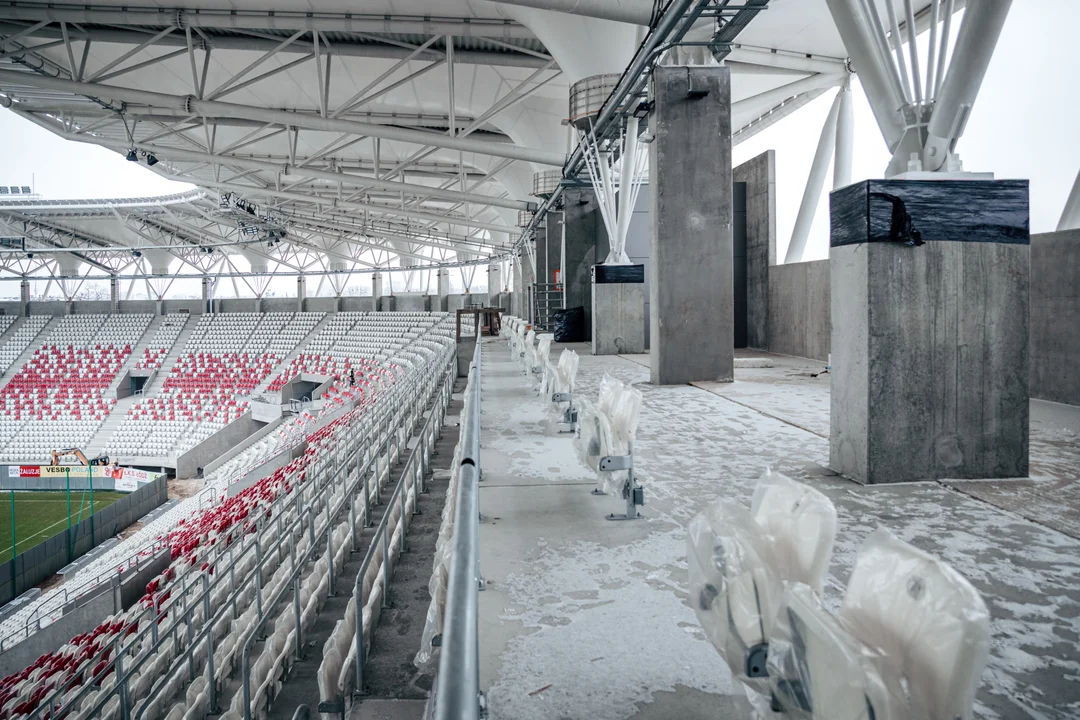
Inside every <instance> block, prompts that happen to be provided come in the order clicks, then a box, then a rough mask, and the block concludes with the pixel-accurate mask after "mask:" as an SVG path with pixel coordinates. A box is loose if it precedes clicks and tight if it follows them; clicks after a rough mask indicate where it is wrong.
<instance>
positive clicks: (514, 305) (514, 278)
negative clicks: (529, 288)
mask: <svg viewBox="0 0 1080 720" xmlns="http://www.w3.org/2000/svg"><path fill="white" fill-rule="evenodd" d="M522 261H523V258H521V257H520V256H518V257H515V258H513V260H512V262H511V263H510V272H511V279H510V314H511V315H513V316H514V317H518V318H519V317H521V316H522V312H521V309H522V307H523V303H522V300H521V298H522V295H523V285H522V284H521V263H522Z"/></svg>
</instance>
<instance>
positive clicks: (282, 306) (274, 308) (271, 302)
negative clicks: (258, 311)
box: [262, 297, 296, 312]
mask: <svg viewBox="0 0 1080 720" xmlns="http://www.w3.org/2000/svg"><path fill="white" fill-rule="evenodd" d="M262 311H263V312H296V298H294V297H283V298H282V297H279V298H263V301H262Z"/></svg>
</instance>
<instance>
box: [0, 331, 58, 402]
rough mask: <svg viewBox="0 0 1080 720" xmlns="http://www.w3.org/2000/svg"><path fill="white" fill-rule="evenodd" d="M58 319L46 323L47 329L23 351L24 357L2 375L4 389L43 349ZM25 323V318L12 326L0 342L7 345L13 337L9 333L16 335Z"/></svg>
mask: <svg viewBox="0 0 1080 720" xmlns="http://www.w3.org/2000/svg"><path fill="white" fill-rule="evenodd" d="M58 317H59V316H54V317H53V319H52V320H50V321H49V322H48V323H46V325H45V327H43V328H42V329H41V332H39V333H38V334H37V336H36V337H35V338H34V339H33V340H31V341H30V344H29V345H27V346H26V349H25V350H23V353H22V355H20V356H19V357H17V358H15V362H13V363H11V367H9V368H8V369H7V372H5V373H4V374H3V375H0V387H3V386H5V385H7V384H8V383H9V382H11V378H13V377H15V376H16V375H17V374H18V372H19V371H20V370H22V367H23V365H25V364H26V363H27V362H29V360H30V358H32V357H33V356H34V351H35V350H37V349H38V348H40V347H41V343H42V342H44V339H45V338H47V337H49V334H50V333H52V331H53V330H54V329H55V328H56V322H57V318H58ZM24 322H26V319H25V318H22V319H20V320H19V321H18V322H16V323H15V324H14V325H12V326H11V328H10V329H9V330H8V332H7V333H4V335H3V336H2V337H0V340H2V341H3V342H5V343H6V342H7V338H9V337H11V335H9V333H11V334H14V332H15V331H16V330H17V329H18V328H19V327H21V326H22V324H23V323H24ZM0 346H2V343H0Z"/></svg>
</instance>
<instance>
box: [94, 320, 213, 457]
mask: <svg viewBox="0 0 1080 720" xmlns="http://www.w3.org/2000/svg"><path fill="white" fill-rule="evenodd" d="M162 322H164V316H163V315H162V316H159V317H157V318H155V319H154V320H153V322H151V323H150V327H148V328H147V329H146V332H145V333H143V338H142V341H140V342H139V344H138V345H137V346H136V347H135V348H134V349H133V350H132V352H131V356H129V357H128V364H125V366H124V369H122V370H121V371H120V373H119V377H118V378H117V380H115V381H114V384H113V385H110V386H109V389H110V392H113V391H115V389H116V384H118V383H119V382H120V378H121V377H123V375H124V373H126V372H127V371H128V369H129V368H130V367H134V363H135V362H136V360H137V359H138V357H142V351H143V348H145V347H147V346H148V345H149V344H150V342H151V341H152V340H153V338H154V333H155V332H156V331H157V328H158V326H159V325H161V323H162ZM197 322H198V319H197V318H195V317H191V318H188V321H187V323H186V324H185V325H184V329H183V330H181V331H180V334H179V335H178V336H177V337H176V342H174V343H173V346H172V348H170V349H169V354H168V355H166V356H165V360H164V361H163V362H162V363H161V367H160V368H158V372H157V376H156V377H155V378H154V383H153V385H151V386H150V387H149V388H148V389H147V390H146V392H145V393H144V394H143V395H132V396H131V397H126V398H123V399H121V400H117V401H116V404H115V405H113V408H112V411H110V412H109V417H107V418H105V422H103V423H102V424H101V427H99V428H98V431H97V433H95V434H94V437H93V439H92V440H90V442H89V443H88V445H87V447H85V448H83V450H84V451H86V452H94V453H97V454H100V453H102V452H104V450H105V445H106V444H107V443H108V442H109V438H111V437H112V435H113V433H114V432H116V430H117V428H119V427H120V425H121V424H122V423H123V422H124V418H125V417H127V411H128V410H130V409H131V406H132V405H134V404H135V403H137V402H139V400H142V399H143V397H153V396H154V395H156V394H157V391H158V389H159V388H160V387H161V384H162V383H163V382H165V378H166V377H168V375H169V371H171V370H172V368H173V365H175V364H176V359H177V358H178V357H180V353H181V352H182V351H183V349H184V347H185V346H186V345H187V341H188V338H189V337H191V332H192V330H194V329H195V324H196V323H197ZM135 356H137V357H136V360H132V357H135Z"/></svg>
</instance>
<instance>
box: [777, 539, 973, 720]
mask: <svg viewBox="0 0 1080 720" xmlns="http://www.w3.org/2000/svg"><path fill="white" fill-rule="evenodd" d="M805 595H806V593H802V596H800V594H799V593H797V592H795V591H794V590H793V591H792V592H791V593H789V597H788V598H786V600H785V606H784V608H783V609H782V611H781V620H779V621H778V622H777V624H776V628H775V631H774V633H773V638H772V649H771V652H770V657H769V668H770V685H771V686H772V688H773V693H774V695H775V696H776V699H777V701H778V702H779V703H780V705H781V706H782V707H784V708H785V710H788V712H789V713H790V714H793V715H795V716H798V717H804V718H822V719H823V718H830V720H831V719H832V718H842V719H844V718H853V719H856V718H864V717H865V718H873V719H874V720H882V719H883V718H884V719H885V720H889V719H890V718H905V719H907V718H911V719H913V720H957V719H959V720H971V717H972V714H973V705H974V699H975V690H976V688H977V687H978V682H979V677H980V675H981V674H982V671H983V668H984V667H985V666H986V662H987V659H988V657H989V652H990V615H989V613H988V612H987V609H986V605H985V603H984V602H983V599H982V597H981V596H980V595H979V593H978V591H976V590H975V588H973V587H972V586H971V584H970V583H969V582H968V581H967V580H966V579H965V578H964V577H962V576H961V575H960V574H959V573H957V572H956V571H955V570H954V569H953V568H952V567H951V566H949V565H948V564H947V563H945V562H943V561H941V560H940V559H938V558H935V557H934V556H932V555H929V554H927V553H924V552H922V551H921V550H918V549H917V548H915V547H913V546H911V545H909V544H907V543H905V542H903V541H902V540H900V539H898V538H896V537H894V536H893V535H892V534H890V533H889V532H888V531H886V530H884V529H878V530H877V531H875V532H874V533H872V534H871V535H870V537H869V538H867V540H866V542H864V543H863V546H862V548H861V549H860V551H859V555H858V558H857V559H856V561H855V567H854V569H853V570H852V573H851V580H850V581H849V582H848V588H847V592H846V594H845V596H844V603H843V605H842V607H841V610H840V614H839V616H838V618H835V619H834V618H832V617H831V616H829V615H828V613H826V612H825V611H824V610H823V609H821V608H820V607H816V606H815V605H813V604H811V603H808V602H806V601H805ZM866 708H870V710H869V711H867V710H866Z"/></svg>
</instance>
